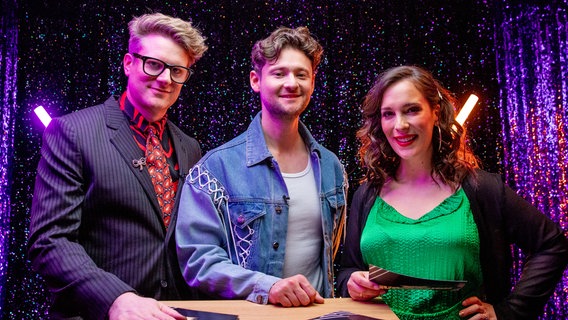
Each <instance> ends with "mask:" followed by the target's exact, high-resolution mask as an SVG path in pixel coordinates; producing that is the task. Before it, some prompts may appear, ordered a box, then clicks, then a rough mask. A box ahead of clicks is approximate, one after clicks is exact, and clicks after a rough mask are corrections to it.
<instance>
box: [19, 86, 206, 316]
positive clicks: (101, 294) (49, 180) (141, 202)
mask: <svg viewBox="0 0 568 320" xmlns="http://www.w3.org/2000/svg"><path fill="white" fill-rule="evenodd" d="M167 128H168V130H169V134H170V137H171V140H172V143H173V146H174V148H175V152H176V155H177V161H178V163H179V168H180V172H181V173H182V174H181V177H180V180H179V184H178V193H177V195H176V210H174V216H173V217H172V222H171V224H170V227H169V228H168V231H167V232H166V229H165V227H164V224H163V221H162V218H161V213H160V208H159V205H158V201H157V198H156V195H155V192H154V188H153V185H152V181H151V178H150V176H149V174H148V171H147V169H146V167H143V169H142V170H141V169H139V168H136V167H134V166H133V163H132V160H133V159H140V158H141V157H143V156H144V154H143V152H142V150H140V148H139V147H138V146H137V145H136V143H135V141H134V139H133V136H132V132H131V129H130V128H129V125H128V120H127V119H126V117H125V115H124V114H123V112H122V111H121V110H120V107H119V106H118V102H117V97H111V98H109V99H108V100H107V101H106V102H105V103H104V104H101V105H97V106H94V107H90V108H86V109H84V110H81V111H77V112H74V113H71V114H68V115H66V116H63V117H61V118H58V119H54V120H53V121H52V122H51V123H50V125H49V126H48V127H47V129H46V130H45V132H44V135H43V146H42V150H41V155H42V157H41V160H40V162H39V165H38V172H37V177H36V182H35V190H34V196H33V203H32V212H31V225H30V238H29V257H30V259H31V262H32V266H33V268H34V270H36V271H37V272H38V273H39V274H40V275H41V276H42V277H43V278H44V279H45V281H46V283H47V286H48V288H49V290H50V292H51V294H52V298H53V301H52V306H51V312H50V314H51V317H53V318H69V317H79V318H86V319H87V318H92V319H103V318H104V317H105V316H106V313H107V312H108V309H109V307H110V305H111V304H112V302H113V301H114V300H115V299H116V297H118V296H119V295H120V294H122V293H124V292H127V291H135V292H137V293H138V294H140V295H142V296H146V297H153V298H156V299H161V300H174V299H192V298H196V296H195V294H194V293H193V292H192V291H191V290H190V289H189V287H187V286H186V284H185V281H184V280H183V278H182V276H181V272H180V269H179V266H178V264H177V258H176V254H175V243H174V241H175V237H174V235H173V232H174V230H175V227H174V225H175V221H176V218H177V205H178V202H179V194H180V192H179V191H180V190H181V188H182V186H183V178H184V177H185V174H186V173H187V172H188V170H189V168H191V166H193V164H195V163H196V162H197V160H199V158H200V157H201V149H200V147H199V144H198V142H197V141H196V140H195V139H193V138H190V137H188V136H187V135H185V134H184V133H183V132H182V131H181V130H180V129H179V128H178V127H176V126H175V125H173V124H172V123H171V122H168V125H167Z"/></svg>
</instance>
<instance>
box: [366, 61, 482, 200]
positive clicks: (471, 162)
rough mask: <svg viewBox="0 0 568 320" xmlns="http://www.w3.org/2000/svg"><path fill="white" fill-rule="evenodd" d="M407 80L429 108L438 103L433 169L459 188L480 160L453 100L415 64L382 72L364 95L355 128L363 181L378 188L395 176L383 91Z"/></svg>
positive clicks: (433, 174) (433, 139)
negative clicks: (383, 123) (468, 141)
mask: <svg viewBox="0 0 568 320" xmlns="http://www.w3.org/2000/svg"><path fill="white" fill-rule="evenodd" d="M401 80H408V81H410V82H412V83H413V84H414V86H415V87H416V88H417V89H418V91H420V92H421V93H422V95H423V96H424V97H425V98H426V100H427V101H428V104H429V105H430V107H431V108H434V107H435V106H437V105H439V106H440V111H439V117H438V125H437V126H438V127H439V129H440V130H439V131H438V130H437V129H436V128H435V129H434V130H433V137H432V143H433V150H434V152H433V153H432V172H431V175H432V177H433V178H434V177H435V176H436V177H438V178H439V179H440V180H441V181H442V182H443V183H445V184H447V185H449V186H451V187H452V188H454V189H457V188H459V186H460V185H461V183H462V182H463V180H464V179H465V177H467V176H468V175H469V174H472V175H475V169H476V168H478V167H479V163H478V160H477V158H476V157H475V155H474V154H473V153H472V152H471V150H470V149H469V147H468V146H467V145H466V143H465V130H464V128H463V127H462V126H461V125H460V124H459V123H457V122H456V120H455V105H456V101H455V99H454V97H453V96H452V95H451V94H450V92H449V91H448V90H446V89H445V88H443V87H442V86H441V85H440V83H439V82H438V81H436V79H434V77H433V76H432V74H431V73H430V72H428V71H426V70H424V69H422V68H420V67H416V66H399V67H395V68H391V69H388V70H386V71H384V72H383V73H381V74H380V75H379V76H378V78H377V80H376V82H375V84H374V85H373V87H372V88H371V90H369V92H368V93H367V95H366V96H365V99H364V101H363V106H362V112H363V126H362V127H361V128H360V129H359V130H358V131H357V138H358V139H359V141H360V144H361V146H360V148H359V159H360V161H361V163H362V165H363V167H364V168H365V176H364V177H363V179H362V181H363V182H365V181H367V182H368V183H370V184H371V185H372V186H373V187H375V188H377V189H378V190H380V189H381V188H382V186H383V185H384V183H385V181H386V180H387V179H388V178H392V179H396V170H397V168H398V166H399V164H400V157H399V156H398V155H397V154H396V153H395V152H394V150H393V149H392V148H391V146H390V144H389V142H388V140H387V138H386V136H385V134H384V133H383V129H382V126H381V105H382V102H383V95H384V93H385V91H386V90H387V89H388V88H389V87H391V86H392V85H394V84H395V83H397V82H399V81H401Z"/></svg>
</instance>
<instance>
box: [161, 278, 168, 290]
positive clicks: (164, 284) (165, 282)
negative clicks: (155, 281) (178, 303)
mask: <svg viewBox="0 0 568 320" xmlns="http://www.w3.org/2000/svg"><path fill="white" fill-rule="evenodd" d="M160 285H161V286H162V288H167V287H168V282H167V281H166V280H161V281H160Z"/></svg>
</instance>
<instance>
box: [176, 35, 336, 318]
mask: <svg viewBox="0 0 568 320" xmlns="http://www.w3.org/2000/svg"><path fill="white" fill-rule="evenodd" d="M322 52H323V50H322V48H321V46H320V44H319V43H318V42H317V41H316V40H315V39H314V38H313V37H312V36H311V35H310V32H309V30H308V29H307V28H306V27H299V28H296V29H290V28H285V27H281V28H278V29H277V30H275V31H274V32H273V33H272V34H271V35H270V36H269V37H268V38H266V39H264V40H261V41H258V42H257V43H256V44H255V45H254V47H253V50H252V64H253V69H254V70H253V71H251V73H250V84H251V87H252V89H253V90H254V91H255V92H258V93H259V94H260V100H261V105H262V111H261V112H260V113H259V114H257V116H256V117H255V118H254V120H253V121H252V123H251V124H250V126H249V127H248V129H247V131H246V132H244V133H243V134H241V135H240V136H238V137H237V138H235V139H233V140H232V141H230V142H228V143H226V144H224V145H222V146H220V147H217V148H216V149H214V150H212V151H210V152H209V153H207V154H206V155H205V156H204V157H203V158H202V159H201V160H200V161H199V162H198V163H197V164H196V165H195V166H194V167H193V168H192V169H191V170H190V172H189V175H188V177H187V179H186V182H185V185H184V187H183V190H182V195H181V203H180V207H179V213H178V215H179V216H178V221H177V225H176V243H177V251H178V259H179V263H180V267H181V269H182V273H183V276H184V278H185V280H186V281H187V283H188V284H189V285H190V286H192V287H196V288H199V289H200V291H202V292H203V293H206V294H208V295H209V296H210V297H211V298H220V299H246V300H249V301H253V302H256V303H261V304H266V303H271V304H278V305H282V306H285V307H290V306H305V305H309V304H311V303H323V302H324V300H323V298H324V297H332V296H333V278H334V275H333V258H334V256H335V253H336V251H337V248H338V244H339V240H340V237H341V235H342V232H343V228H344V222H345V208H346V195H347V179H346V177H345V171H344V169H343V166H342V165H341V163H340V162H339V160H338V159H337V157H336V156H335V155H334V154H333V153H332V152H330V151H329V150H327V149H325V148H324V147H322V146H321V145H319V144H318V143H317V142H316V141H315V140H314V139H313V137H312V136H311V134H310V133H309V132H308V130H307V129H306V127H305V126H304V125H303V124H302V123H301V122H300V120H299V117H300V114H301V113H302V112H303V111H304V110H305V109H306V107H307V106H308V103H309V101H310V97H311V94H312V92H313V89H314V83H315V72H316V68H317V66H318V64H319V62H320V60H321V55H322Z"/></svg>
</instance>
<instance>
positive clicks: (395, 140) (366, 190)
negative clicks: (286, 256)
mask: <svg viewBox="0 0 568 320" xmlns="http://www.w3.org/2000/svg"><path fill="white" fill-rule="evenodd" d="M454 109H455V101H454V100H453V99H452V97H451V95H450V94H449V92H448V91H447V90H446V89H445V88H443V87H442V86H441V85H440V83H439V82H438V81H436V80H435V79H434V78H433V77H432V75H431V74H430V73H429V72H428V71H426V70H424V69H422V68H419V67H414V66H401V67H396V68H392V69H389V70H386V71H385V72H383V73H382V74H381V75H379V77H378V79H377V81H376V82H375V84H374V86H373V87H372V88H371V90H370V91H369V93H368V94H367V96H366V97H365V100H364V102H363V127H362V128H361V129H360V130H359V131H358V138H359V139H360V141H361V148H360V150H359V155H360V158H361V161H362V163H363V165H364V166H365V169H366V175H365V179H364V181H363V184H362V185H361V186H360V187H359V189H358V190H357V191H356V192H355V195H354V197H353V201H352V204H351V211H350V215H349V221H348V227H347V239H346V241H345V247H344V248H345V250H344V254H343V257H342V259H341V264H340V271H339V275H338V289H339V291H340V293H341V294H342V295H343V296H351V297H352V298H353V299H355V300H368V299H372V298H374V297H376V296H378V295H381V296H382V298H383V300H384V301H385V302H386V303H387V304H388V305H389V306H390V307H391V309H392V310H393V311H394V312H395V313H396V314H397V315H398V316H399V317H400V318H403V319H405V318H417V317H418V318H420V319H461V318H462V317H472V319H532V318H535V317H537V316H538V315H539V314H540V313H541V312H542V308H543V306H544V303H545V302H546V299H548V297H549V296H550V295H551V294H552V292H553V291H554V287H555V285H556V283H557V282H558V281H559V280H560V277H561V276H562V273H563V271H564V269H565V267H566V264H567V263H568V240H567V239H566V237H565V236H564V234H563V231H562V229H560V228H559V227H558V226H557V225H556V224H555V223H554V222H552V221H551V220H550V219H548V218H547V217H546V216H545V215H543V214H542V213H541V212H539V211H538V210H537V209H536V208H535V207H533V206H531V205H530V204H529V203H527V202H526V201H525V200H524V199H522V198H521V197H519V196H518V195H517V194H516V193H515V192H514V191H513V190H512V189H510V188H509V187H508V186H507V185H505V184H503V182H502V180H501V178H500V177H499V176H498V175H493V174H490V173H488V172H485V171H482V170H480V169H479V168H478V167H477V161H476V158H475V156H474V155H473V154H472V152H471V151H470V150H469V148H468V147H467V146H466V144H465V138H464V130H463V128H462V126H461V125H460V124H459V123H458V122H457V121H456V120H455V116H454ZM409 200H410V201H409ZM527 234H531V235H533V236H532V237H531V238H530V241H527V239H526V235H527ZM512 244H515V245H518V246H519V247H521V248H522V249H523V250H526V252H531V253H532V254H531V255H529V256H528V257H527V261H526V262H527V263H526V265H525V269H524V270H523V275H524V276H526V279H530V280H529V281H531V284H530V285H526V284H525V282H526V280H523V279H525V278H521V280H520V281H519V282H518V283H517V284H516V286H515V288H514V290H511V289H510V288H511V286H512V285H511V283H510V278H511V275H510V270H511V260H512V258H511V250H510V247H511V245H512ZM369 265H375V266H378V267H381V268H384V269H387V270H390V271H393V272H396V273H401V274H405V275H409V276H414V277H419V278H426V279H435V280H465V281H467V283H466V284H465V286H464V287H463V288H462V289H461V290H459V291H443V290H388V291H387V290H385V289H384V288H382V287H381V286H380V285H381V284H380V283H378V284H377V283H375V282H373V281H370V280H369V272H368V271H367V270H368V269H369ZM535 266H536V267H535ZM542 266H546V267H542ZM531 297H545V298H546V299H543V298H531ZM425 302H426V303H425Z"/></svg>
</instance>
